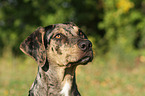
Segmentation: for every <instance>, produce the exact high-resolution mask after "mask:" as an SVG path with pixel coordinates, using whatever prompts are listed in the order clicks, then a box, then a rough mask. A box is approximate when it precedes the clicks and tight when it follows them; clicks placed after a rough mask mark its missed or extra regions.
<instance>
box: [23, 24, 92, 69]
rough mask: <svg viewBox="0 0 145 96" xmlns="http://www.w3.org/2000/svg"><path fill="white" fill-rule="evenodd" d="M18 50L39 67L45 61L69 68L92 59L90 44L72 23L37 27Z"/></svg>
mask: <svg viewBox="0 0 145 96" xmlns="http://www.w3.org/2000/svg"><path fill="white" fill-rule="evenodd" d="M20 49H21V50H22V51H23V52H24V53H25V54H27V55H29V56H31V57H33V58H34V59H35V60H36V61H37V63H38V65H39V66H40V67H43V66H44V65H45V63H46V61H48V62H49V63H50V64H55V65H54V66H60V67H61V66H62V67H71V66H74V65H78V64H87V63H88V62H90V61H92V59H93V51H92V43H91V42H90V41H89V40H88V39H87V36H86V35H85V34H84V33H83V32H82V31H81V29H80V28H78V27H77V26H76V25H75V24H73V23H65V24H55V25H50V26H47V27H44V28H43V27H39V28H38V29H37V30H36V31H35V32H33V33H32V34H31V35H30V36H29V37H28V38H27V39H26V40H25V41H24V42H22V43H21V45H20Z"/></svg>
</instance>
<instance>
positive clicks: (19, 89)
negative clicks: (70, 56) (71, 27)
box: [0, 0, 145, 96]
mask: <svg viewBox="0 0 145 96" xmlns="http://www.w3.org/2000/svg"><path fill="white" fill-rule="evenodd" d="M64 22H74V23H76V24H77V25H78V26H79V27H80V28H81V29H82V30H83V31H84V32H85V33H86V34H87V36H88V37H89V39H90V40H91V41H92V42H93V49H94V60H93V62H92V63H89V64H88V65H86V66H79V67H78V68H77V84H78V88H79V91H80V93H81V94H82V96H145V49H144V48H145V0H0V96H26V95H27V94H28V90H29V88H30V87H31V84H32V83H33V81H34V79H35V76H36V74H37V64H35V63H36V62H35V61H34V60H33V59H31V58H30V57H29V56H26V55H24V54H23V53H22V52H21V51H20V50H19V45H20V43H21V42H22V41H23V40H24V39H25V38H26V37H27V36H29V35H30V34H31V33H32V32H33V31H34V30H35V29H36V28H37V27H39V26H48V25H51V24H56V23H64Z"/></svg>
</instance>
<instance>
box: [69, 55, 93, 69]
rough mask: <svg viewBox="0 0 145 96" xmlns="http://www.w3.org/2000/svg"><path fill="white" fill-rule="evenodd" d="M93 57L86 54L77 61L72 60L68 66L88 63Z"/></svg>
mask: <svg viewBox="0 0 145 96" xmlns="http://www.w3.org/2000/svg"><path fill="white" fill-rule="evenodd" d="M92 59H93V58H92V57H90V56H85V57H83V58H81V59H79V60H78V61H76V62H70V63H68V64H67V67H72V66H77V65H86V64H87V63H88V62H91V61H92Z"/></svg>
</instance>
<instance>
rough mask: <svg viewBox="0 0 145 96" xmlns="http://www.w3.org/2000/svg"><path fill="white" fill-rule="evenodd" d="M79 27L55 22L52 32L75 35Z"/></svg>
mask: <svg viewBox="0 0 145 96" xmlns="http://www.w3.org/2000/svg"><path fill="white" fill-rule="evenodd" d="M78 32H79V27H78V26H75V25H72V24H57V25H56V26H55V28H54V30H53V33H63V34H65V35H72V36H77V35H78Z"/></svg>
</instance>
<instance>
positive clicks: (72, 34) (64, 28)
mask: <svg viewBox="0 0 145 96" xmlns="http://www.w3.org/2000/svg"><path fill="white" fill-rule="evenodd" d="M63 29H64V30H65V31H67V32H68V33H69V34H71V35H72V36H74V35H73V34H72V32H71V31H70V30H68V29H66V28H63Z"/></svg>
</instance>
